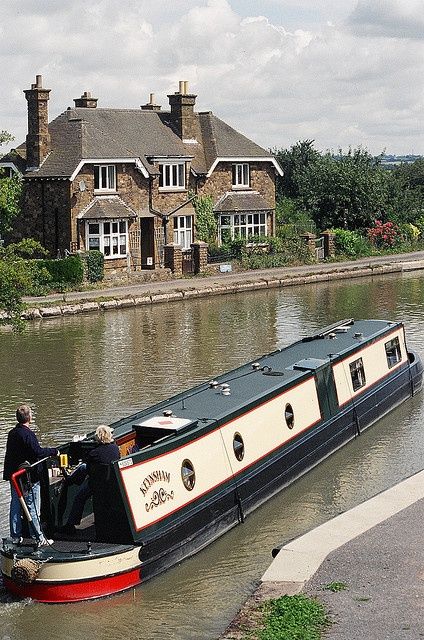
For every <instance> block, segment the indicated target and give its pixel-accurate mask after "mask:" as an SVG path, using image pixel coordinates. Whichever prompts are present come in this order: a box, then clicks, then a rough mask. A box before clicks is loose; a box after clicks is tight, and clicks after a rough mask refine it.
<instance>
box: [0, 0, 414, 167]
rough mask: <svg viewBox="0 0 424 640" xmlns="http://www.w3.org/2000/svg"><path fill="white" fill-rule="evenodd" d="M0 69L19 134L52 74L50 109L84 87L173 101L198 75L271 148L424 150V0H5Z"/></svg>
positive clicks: (212, 107) (202, 104) (200, 102)
mask: <svg viewBox="0 0 424 640" xmlns="http://www.w3.org/2000/svg"><path fill="white" fill-rule="evenodd" d="M0 69H1V75H2V80H1V92H0V130H7V131H9V132H10V133H11V134H12V135H14V137H15V141H14V145H16V146H17V145H18V144H19V143H21V142H22V141H24V139H25V135H26V129H27V111H26V100H25V96H24V94H23V90H24V89H28V88H30V86H31V83H33V82H35V76H36V74H41V75H42V76H43V86H44V87H46V88H48V89H51V92H50V101H49V114H50V119H53V118H54V117H56V116H57V115H59V114H60V113H61V112H62V111H64V110H65V109H66V108H67V107H68V106H73V104H74V103H73V99H74V98H77V97H79V96H80V95H81V94H82V93H83V92H84V91H91V93H92V95H94V96H95V97H97V98H98V106H99V107H120V108H134V109H137V108H139V106H140V105H141V104H144V103H146V102H148V99H149V93H154V94H155V99H156V102H157V103H158V104H161V105H162V109H168V107H169V103H168V98H167V95H168V94H170V93H174V92H175V91H177V90H178V81H179V80H186V81H187V82H188V87H189V92H190V93H195V94H196V95H197V100H196V109H197V110H199V111H213V113H214V114H215V115H217V116H218V117H220V118H222V119H223V120H225V121H226V122H228V124H230V125H231V126H233V127H234V128H235V129H237V130H238V131H240V132H241V133H243V134H245V135H246V136H248V137H249V138H251V139H252V140H254V141H255V142H257V143H258V144H260V145H262V146H263V147H264V148H267V149H268V148H270V149H274V148H288V147H290V146H291V145H293V144H295V143H296V142H297V141H298V140H305V139H309V140H314V141H315V147H316V148H317V149H319V150H320V151H325V150H333V151H337V150H338V149H340V148H341V149H345V150H347V149H348V148H349V147H358V146H361V147H363V148H366V149H368V150H369V151H370V152H371V153H373V154H375V155H377V154H380V153H382V152H386V153H393V154H407V153H413V154H424V124H423V123H424V118H423V116H424V0H260V1H259V0H90V1H89V2H87V0H84V1H83V0H68V1H66V0H65V1H64V0H19V1H17V0H0ZM12 146H13V145H12ZM6 149H7V147H5V146H4V147H3V148H2V150H4V151H5V150H6Z"/></svg>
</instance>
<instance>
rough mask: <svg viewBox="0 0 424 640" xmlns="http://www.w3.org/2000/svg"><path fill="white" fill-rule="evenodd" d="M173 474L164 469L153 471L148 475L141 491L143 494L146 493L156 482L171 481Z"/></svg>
mask: <svg viewBox="0 0 424 640" xmlns="http://www.w3.org/2000/svg"><path fill="white" fill-rule="evenodd" d="M170 481H171V474H170V473H169V471H162V470H161V469H158V470H157V471H152V473H150V474H149V475H148V476H146V477H145V478H144V480H143V482H142V484H141V486H140V491H141V493H142V494H143V496H145V495H146V493H147V492H148V490H149V489H150V487H151V486H152V485H153V484H155V482H170Z"/></svg>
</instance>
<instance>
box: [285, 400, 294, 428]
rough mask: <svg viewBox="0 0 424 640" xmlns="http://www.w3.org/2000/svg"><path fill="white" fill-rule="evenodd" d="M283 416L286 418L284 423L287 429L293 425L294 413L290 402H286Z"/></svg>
mask: <svg viewBox="0 0 424 640" xmlns="http://www.w3.org/2000/svg"><path fill="white" fill-rule="evenodd" d="M284 417H285V419H286V424H287V426H288V428H289V429H293V427H294V413H293V407H292V406H291V404H286V408H285V411H284Z"/></svg>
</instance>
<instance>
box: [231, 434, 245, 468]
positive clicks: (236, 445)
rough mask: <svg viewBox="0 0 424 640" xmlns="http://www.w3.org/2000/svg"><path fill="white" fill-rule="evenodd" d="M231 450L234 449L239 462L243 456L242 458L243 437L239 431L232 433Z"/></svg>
mask: <svg viewBox="0 0 424 640" xmlns="http://www.w3.org/2000/svg"><path fill="white" fill-rule="evenodd" d="M233 450H234V455H235V457H236V458H237V460H238V461H239V462H240V461H241V460H243V458H244V442H243V438H242V437H241V435H240V434H239V433H235V434H234V438H233Z"/></svg>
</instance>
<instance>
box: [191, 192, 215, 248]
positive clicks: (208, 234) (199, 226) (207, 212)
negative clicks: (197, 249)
mask: <svg viewBox="0 0 424 640" xmlns="http://www.w3.org/2000/svg"><path fill="white" fill-rule="evenodd" d="M193 205H194V209H195V211H196V237H197V238H198V239H199V240H203V242H208V243H209V244H213V243H214V242H216V238H217V233H218V222H217V219H216V217H215V214H214V211H213V199H212V196H196V197H195V199H194V200H193Z"/></svg>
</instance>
